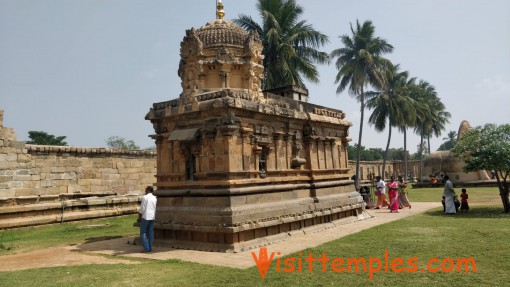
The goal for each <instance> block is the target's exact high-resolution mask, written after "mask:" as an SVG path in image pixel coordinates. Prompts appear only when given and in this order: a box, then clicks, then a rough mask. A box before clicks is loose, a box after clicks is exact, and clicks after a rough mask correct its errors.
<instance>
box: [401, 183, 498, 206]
mask: <svg viewBox="0 0 510 287" xmlns="http://www.w3.org/2000/svg"><path fill="white" fill-rule="evenodd" d="M461 189H462V187H455V192H456V193H457V194H458V195H459V196H460V194H461V193H462V192H461ZM466 190H467V193H468V195H469V200H468V202H469V203H473V204H475V203H476V204H489V203H491V204H494V203H501V197H499V190H498V188H497V187H467V188H466ZM407 191H408V197H409V201H411V202H413V201H420V202H424V201H435V202H441V196H442V195H443V187H433V188H408V190H407ZM501 208H502V209H503V204H501Z"/></svg>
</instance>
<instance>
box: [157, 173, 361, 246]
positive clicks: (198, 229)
mask: <svg viewBox="0 0 510 287" xmlns="http://www.w3.org/2000/svg"><path fill="white" fill-rule="evenodd" d="M351 183H352V182H351V181H349V180H340V181H334V182H331V181H328V182H323V183H315V184H282V185H267V186H260V187H259V192H253V186H252V187H241V188H216V189H211V188H208V189H195V190H193V189H188V190H181V191H179V190H164V189H159V190H157V191H156V192H155V194H156V195H157V196H158V211H157V215H156V223H155V238H156V240H155V241H156V243H155V244H156V245H159V246H168V247H173V248H182V249H194V250H205V251H218V252H240V251H244V250H249V249H253V248H257V247H259V246H264V245H268V244H271V243H272V242H275V241H280V240H283V239H285V238H287V237H289V236H293V234H297V233H303V232H304V231H306V230H308V231H310V230H315V231H317V230H322V229H326V228H329V227H331V226H330V225H327V223H335V222H338V221H339V220H351V221H352V220H359V219H363V218H364V215H363V213H362V211H363V204H364V203H363V200H362V198H361V197H360V195H359V193H357V192H355V191H349V190H353V186H352V184H351ZM321 185H322V187H321ZM351 188H352V189H351ZM268 190H271V191H272V192H269V191H268ZM179 193H180V195H178V196H171V194H174V195H175V194H179Z"/></svg>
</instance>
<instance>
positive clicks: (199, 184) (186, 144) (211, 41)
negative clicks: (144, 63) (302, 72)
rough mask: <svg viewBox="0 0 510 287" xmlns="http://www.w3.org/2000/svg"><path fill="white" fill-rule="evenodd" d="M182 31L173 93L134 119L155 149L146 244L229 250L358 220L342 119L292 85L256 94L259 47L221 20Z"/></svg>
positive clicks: (255, 38)
mask: <svg viewBox="0 0 510 287" xmlns="http://www.w3.org/2000/svg"><path fill="white" fill-rule="evenodd" d="M223 15H224V13H223V9H222V4H221V1H219V3H218V9H217V19H216V20H215V21H212V22H210V23H207V24H205V25H204V26H202V27H201V28H199V29H193V28H192V29H190V30H187V31H186V35H185V36H184V38H183V40H182V42H181V48H180V55H181V60H180V63H179V70H178V74H179V76H180V78H181V80H182V93H181V94H180V96H179V98H176V99H173V100H170V101H167V102H161V103H155V104H153V107H152V108H151V109H150V111H149V113H148V114H147V116H146V119H147V120H150V121H151V123H152V124H153V126H154V130H155V134H153V135H151V137H152V138H153V139H154V140H155V141H156V146H157V175H156V177H157V183H156V184H155V186H156V188H157V190H156V191H155V192H154V194H155V195H156V196H157V197H158V205H157V211H156V220H155V237H156V242H155V244H156V245H158V244H159V245H166V246H172V247H176V248H187V249H197V250H209V251H223V252H225V251H227V252H238V251H242V250H247V249H250V248H255V247H258V246H262V245H266V244H270V243H271V242H272V241H276V240H281V239H284V238H285V237H287V236H290V235H292V234H293V232H302V231H303V230H306V229H308V230H310V228H311V229H313V230H314V231H317V230H320V229H321V228H325V227H326V225H324V224H325V223H329V222H334V221H337V220H340V219H343V218H352V217H361V216H362V208H363V204H364V203H363V200H362V198H361V196H360V194H359V193H358V192H356V191H355V188H354V183H353V181H352V180H351V179H350V178H351V176H352V174H351V173H350V171H349V168H348V165H347V144H348V142H349V141H350V139H349V138H348V134H349V132H348V130H349V127H350V126H351V123H350V122H349V121H347V120H345V119H344V117H345V114H344V113H343V112H342V111H340V110H335V109H330V108H326V107H322V106H318V105H313V104H311V103H308V102H307V101H308V100H307V90H306V89H304V88H299V87H295V86H291V87H286V88H282V89H275V90H271V91H264V92H263V91H261V80H262V79H263V75H264V67H263V65H262V60H263V57H264V55H262V42H261V41H260V39H259V35H257V34H256V33H248V32H246V31H245V30H243V29H242V28H241V27H239V26H237V25H235V24H234V23H232V22H230V21H227V20H225V19H223Z"/></svg>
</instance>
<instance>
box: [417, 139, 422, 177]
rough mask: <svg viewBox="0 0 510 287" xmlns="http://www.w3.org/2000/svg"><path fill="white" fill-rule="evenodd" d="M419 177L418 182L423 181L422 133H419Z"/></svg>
mask: <svg viewBox="0 0 510 287" xmlns="http://www.w3.org/2000/svg"><path fill="white" fill-rule="evenodd" d="M419 155H420V178H419V179H418V181H419V182H422V181H423V133H421V135H420V153H419Z"/></svg>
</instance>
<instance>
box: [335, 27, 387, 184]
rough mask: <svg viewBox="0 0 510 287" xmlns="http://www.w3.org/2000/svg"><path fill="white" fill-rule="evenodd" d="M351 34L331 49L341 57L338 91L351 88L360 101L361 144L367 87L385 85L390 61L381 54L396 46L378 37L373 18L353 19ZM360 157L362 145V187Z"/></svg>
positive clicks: (338, 61) (358, 155)
mask: <svg viewBox="0 0 510 287" xmlns="http://www.w3.org/2000/svg"><path fill="white" fill-rule="evenodd" d="M351 32H352V37H350V36H349V35H343V36H340V40H341V42H342V44H343V47H341V48H338V49H335V50H334V51H333V52H332V53H331V57H332V58H338V59H337V60H336V62H335V65H336V68H337V69H338V73H337V75H336V79H335V84H338V87H337V89H336V92H337V94H339V93H341V92H342V91H344V90H345V89H346V88H348V91H349V94H350V95H352V96H354V97H356V99H357V100H358V101H359V102H360V111H361V119H360V128H359V138H358V145H359V146H361V138H362V136H363V118H364V114H365V88H367V87H368V86H370V85H371V86H373V87H379V88H380V87H382V86H383V85H384V81H385V80H384V78H385V77H384V71H385V70H386V68H387V67H389V66H390V65H391V63H390V61H389V60H387V59H385V58H383V57H382V55H383V54H386V53H390V52H391V51H392V50H393V46H391V45H390V44H389V43H388V42H387V41H386V40H384V39H382V38H379V37H375V35H374V33H375V27H374V25H373V24H372V22H371V21H365V22H363V24H360V23H359V21H356V26H355V27H353V25H352V23H351ZM359 161H360V149H358V151H357V155H356V189H359Z"/></svg>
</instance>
